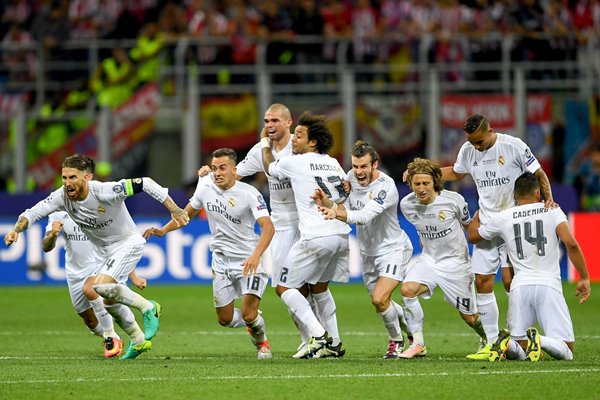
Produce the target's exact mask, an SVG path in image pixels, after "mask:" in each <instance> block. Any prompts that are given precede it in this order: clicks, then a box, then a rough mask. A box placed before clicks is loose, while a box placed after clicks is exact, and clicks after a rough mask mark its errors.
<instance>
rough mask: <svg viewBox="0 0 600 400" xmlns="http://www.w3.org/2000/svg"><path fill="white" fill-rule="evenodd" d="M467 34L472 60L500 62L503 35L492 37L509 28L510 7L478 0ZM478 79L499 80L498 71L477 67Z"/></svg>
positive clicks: (475, 74)
mask: <svg viewBox="0 0 600 400" xmlns="http://www.w3.org/2000/svg"><path fill="white" fill-rule="evenodd" d="M468 27H469V29H466V30H465V34H466V35H467V37H468V39H469V53H470V60H471V61H472V62H475V63H499V62H500V61H501V60H502V37H501V36H500V35H499V34H496V35H494V37H490V35H491V34H493V33H494V32H496V33H498V30H501V29H504V30H507V29H508V7H505V6H504V5H503V4H502V3H501V2H499V1H496V2H493V1H492V2H490V0H476V1H475V5H474V7H473V8H472V9H471V17H470V19H469V22H468ZM473 78H475V79H476V80H497V79H499V78H500V74H499V72H498V71H493V70H488V69H486V68H481V69H479V68H476V70H475V71H474V74H473Z"/></svg>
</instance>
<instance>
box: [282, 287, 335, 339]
mask: <svg viewBox="0 0 600 400" xmlns="http://www.w3.org/2000/svg"><path fill="white" fill-rule="evenodd" d="M281 300H283V302H284V303H285V304H286V305H287V307H288V308H289V310H290V312H291V313H292V314H294V317H295V318H296V319H297V320H299V321H302V323H303V324H304V325H306V329H307V331H308V333H309V334H310V336H314V337H320V336H323V335H324V334H325V329H324V328H323V327H322V326H321V324H320V323H319V320H318V319H317V317H316V316H315V314H314V313H313V312H312V310H311V309H310V304H308V300H306V298H305V297H304V296H302V293H300V292H299V291H298V289H288V290H286V291H285V292H283V294H282V295H281Z"/></svg>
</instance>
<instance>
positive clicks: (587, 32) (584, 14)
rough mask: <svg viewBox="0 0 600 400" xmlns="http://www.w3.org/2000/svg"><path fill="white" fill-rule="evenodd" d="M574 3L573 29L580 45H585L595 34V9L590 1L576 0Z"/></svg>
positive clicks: (572, 11) (572, 10)
mask: <svg viewBox="0 0 600 400" xmlns="http://www.w3.org/2000/svg"><path fill="white" fill-rule="evenodd" d="M574 3H575V4H574V6H573V8H572V9H571V13H572V15H573V28H574V29H575V34H576V35H577V40H578V41H579V43H580V44H582V45H585V44H586V43H587V42H588V40H589V39H590V37H591V35H592V34H593V32H594V7H593V6H592V1H590V0H576V1H574ZM594 3H596V2H594Z"/></svg>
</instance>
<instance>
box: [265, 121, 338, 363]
mask: <svg viewBox="0 0 600 400" xmlns="http://www.w3.org/2000/svg"><path fill="white" fill-rule="evenodd" d="M261 142H262V147H263V149H262V157H263V164H264V169H265V171H267V173H268V174H269V175H271V176H273V177H275V178H278V179H284V178H288V179H290V182H291V184H292V188H293V192H294V200H295V202H296V207H297V209H298V218H299V225H298V227H299V230H300V239H299V240H298V241H297V242H295V243H294V244H293V246H292V248H291V249H290V250H289V254H288V257H287V259H286V261H285V263H284V266H283V268H282V269H281V275H280V277H279V284H278V285H277V288H276V292H277V294H278V295H279V296H280V297H281V299H282V300H283V302H284V303H285V304H286V305H287V306H288V309H289V310H290V312H291V313H292V314H294V316H295V319H296V320H297V321H302V323H303V324H304V325H305V326H306V327H307V330H308V332H310V335H311V338H310V342H309V345H308V346H307V348H306V351H305V352H304V354H303V355H302V356H301V357H300V358H313V357H317V358H325V357H342V356H343V355H344V354H345V350H344V347H343V346H342V342H341V340H340V337H339V331H338V325H337V315H336V310H335V301H334V300H333V296H332V295H331V292H330V291H329V289H328V285H329V281H331V280H332V279H333V278H334V277H335V278H336V280H340V281H344V280H345V281H346V282H347V281H348V278H349V267H348V253H349V248H348V233H349V232H350V227H349V226H348V225H347V224H345V223H343V222H341V221H337V220H332V221H327V220H325V219H323V217H322V215H321V213H320V212H319V210H318V206H317V204H316V202H315V201H314V200H313V199H311V195H313V193H314V191H315V188H316V187H320V188H321V189H322V190H323V191H324V192H325V193H326V194H327V196H328V197H330V198H331V200H332V201H334V202H336V203H339V202H341V201H343V199H345V197H346V193H345V191H344V185H343V181H344V179H345V177H346V174H345V173H344V171H343V170H342V167H341V166H340V164H339V163H338V162H337V160H336V159H335V158H332V157H330V156H329V155H328V154H327V152H328V151H329V150H330V149H331V147H332V146H333V134H332V133H331V131H330V130H329V128H328V127H327V123H326V121H325V118H324V117H323V116H319V115H313V114H311V113H309V112H305V113H303V114H302V115H301V116H300V118H299V119H298V126H296V128H295V129H294V136H293V138H292V152H293V153H294V154H295V155H294V156H292V157H284V158H280V159H279V160H277V161H275V157H273V153H272V151H271V144H270V142H269V139H268V138H264V139H262V140H261ZM306 284H308V285H310V291H311V292H312V293H313V296H314V298H315V301H316V302H317V305H318V307H319V313H320V317H321V321H323V325H321V323H320V322H319V320H318V319H317V317H316V316H315V314H314V312H313V311H312V309H311V307H310V304H309V303H308V300H307V299H306V297H305V296H306V295H307V294H308V290H309V288H307V285H306Z"/></svg>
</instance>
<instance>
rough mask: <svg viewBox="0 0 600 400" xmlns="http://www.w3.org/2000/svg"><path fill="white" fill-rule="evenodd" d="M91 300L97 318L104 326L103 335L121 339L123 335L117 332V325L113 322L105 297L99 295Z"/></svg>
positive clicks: (99, 323)
mask: <svg viewBox="0 0 600 400" xmlns="http://www.w3.org/2000/svg"><path fill="white" fill-rule="evenodd" d="M89 302H90V304H91V305H92V308H93V309H94V314H96V318H97V319H98V325H100V326H101V327H102V336H103V337H104V338H107V337H112V338H116V339H119V340H120V339H121V337H120V336H119V335H118V334H117V332H115V325H114V323H113V319H112V316H111V315H110V314H109V313H108V311H106V308H105V307H104V299H103V298H102V297H98V298H97V299H95V300H89Z"/></svg>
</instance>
